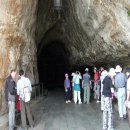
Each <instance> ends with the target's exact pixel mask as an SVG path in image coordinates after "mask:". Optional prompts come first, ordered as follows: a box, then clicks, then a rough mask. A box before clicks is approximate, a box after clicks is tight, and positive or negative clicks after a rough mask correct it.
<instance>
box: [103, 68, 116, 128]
mask: <svg viewBox="0 0 130 130" xmlns="http://www.w3.org/2000/svg"><path fill="white" fill-rule="evenodd" d="M115 75H116V73H115V70H114V68H110V70H109V73H108V76H106V77H105V78H104V80H103V92H102V94H103V95H104V98H103V100H104V106H103V107H104V108H103V130H106V129H107V130H113V115H112V93H114V88H113V85H112V80H113V77H114V76H115Z"/></svg>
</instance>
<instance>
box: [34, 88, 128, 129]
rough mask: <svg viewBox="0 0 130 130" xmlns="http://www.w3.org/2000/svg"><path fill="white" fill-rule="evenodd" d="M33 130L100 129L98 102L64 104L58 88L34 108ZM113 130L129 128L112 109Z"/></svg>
mask: <svg viewBox="0 0 130 130" xmlns="http://www.w3.org/2000/svg"><path fill="white" fill-rule="evenodd" d="M34 115H35V119H36V126H35V128H34V130H102V112H101V111H100V104H97V103H95V102H92V103H91V104H89V105H87V104H82V105H78V104H74V103H70V104H65V102H64V93H63V92H61V91H60V90H55V91H53V92H49V95H48V97H47V98H46V99H45V100H44V101H43V102H42V101H41V102H39V105H37V108H35V110H34ZM114 127H115V130H130V128H129V127H128V122H127V121H126V120H125V121H119V119H118V113H117V111H116V110H115V109H114Z"/></svg>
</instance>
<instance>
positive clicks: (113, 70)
mask: <svg viewBox="0 0 130 130" xmlns="http://www.w3.org/2000/svg"><path fill="white" fill-rule="evenodd" d="M108 73H109V75H116V73H115V69H114V68H110V70H109V72H108Z"/></svg>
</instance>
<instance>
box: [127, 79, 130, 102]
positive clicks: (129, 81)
mask: <svg viewBox="0 0 130 130" xmlns="http://www.w3.org/2000/svg"><path fill="white" fill-rule="evenodd" d="M129 99H130V80H129V79H128V81H127V97H126V100H127V101H128V100H129Z"/></svg>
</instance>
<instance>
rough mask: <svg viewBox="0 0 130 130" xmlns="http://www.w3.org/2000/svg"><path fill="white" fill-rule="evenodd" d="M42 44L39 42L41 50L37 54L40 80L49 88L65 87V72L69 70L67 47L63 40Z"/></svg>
mask: <svg viewBox="0 0 130 130" xmlns="http://www.w3.org/2000/svg"><path fill="white" fill-rule="evenodd" d="M42 44H43V43H41V45H42ZM41 45H40V44H39V48H40V49H38V50H40V52H39V53H38V56H37V66H38V73H39V81H40V82H42V83H44V85H45V86H46V87H47V88H48V89H49V88H51V89H52V88H63V87H64V83H63V82H64V74H65V73H66V72H69V62H68V61H69V60H68V52H67V50H66V47H65V46H64V44H63V43H62V42H61V41H53V42H50V43H48V44H47V45H45V46H42V47H41Z"/></svg>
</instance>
